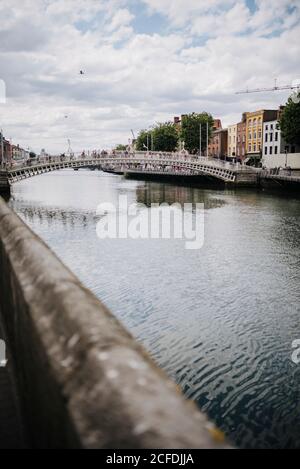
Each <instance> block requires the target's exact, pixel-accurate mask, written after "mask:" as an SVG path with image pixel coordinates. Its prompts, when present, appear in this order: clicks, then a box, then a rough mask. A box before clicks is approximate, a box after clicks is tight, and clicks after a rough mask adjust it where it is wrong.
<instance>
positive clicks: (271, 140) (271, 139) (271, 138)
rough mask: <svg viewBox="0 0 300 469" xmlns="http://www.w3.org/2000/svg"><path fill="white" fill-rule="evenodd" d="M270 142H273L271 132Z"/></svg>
mask: <svg viewBox="0 0 300 469" xmlns="http://www.w3.org/2000/svg"><path fill="white" fill-rule="evenodd" d="M270 142H273V134H270Z"/></svg>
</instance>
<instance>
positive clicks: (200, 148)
mask: <svg viewBox="0 0 300 469" xmlns="http://www.w3.org/2000/svg"><path fill="white" fill-rule="evenodd" d="M199 143H200V144H199V156H200V158H201V154H202V126H201V124H200V142H199Z"/></svg>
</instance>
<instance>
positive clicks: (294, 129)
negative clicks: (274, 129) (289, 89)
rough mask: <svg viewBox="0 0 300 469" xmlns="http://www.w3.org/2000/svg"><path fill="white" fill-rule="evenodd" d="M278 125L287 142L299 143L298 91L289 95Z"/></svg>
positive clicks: (299, 94)
mask: <svg viewBox="0 0 300 469" xmlns="http://www.w3.org/2000/svg"><path fill="white" fill-rule="evenodd" d="M295 98H296V99H295ZM279 127H280V129H281V132H282V136H283V138H284V140H285V141H286V142H287V143H289V144H291V145H300V93H298V95H296V94H295V95H293V96H290V97H289V99H288V101H287V103H286V106H285V108H284V110H283V112H282V114H281V117H280V119H279Z"/></svg>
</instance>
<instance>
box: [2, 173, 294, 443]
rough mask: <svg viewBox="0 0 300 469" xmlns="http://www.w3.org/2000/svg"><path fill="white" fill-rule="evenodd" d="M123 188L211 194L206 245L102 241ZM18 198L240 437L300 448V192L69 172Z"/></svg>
mask: <svg viewBox="0 0 300 469" xmlns="http://www.w3.org/2000/svg"><path fill="white" fill-rule="evenodd" d="M119 195H127V196H128V200H129V201H130V202H143V203H146V204H147V205H149V204H150V203H152V202H155V203H162V202H167V203H174V202H179V203H181V204H183V203H185V202H194V203H195V202H199V203H204V207H205V243H204V246H203V247H202V249H198V250H187V249H185V245H184V242H183V241H182V240H179V239H173V240H172V239H171V240H164V239H160V240H157V239H156V240H133V239H128V240H124V239H118V240H116V239H115V240H111V239H105V240H100V239H99V238H98V237H97V235H96V225H97V221H98V218H97V216H96V207H97V205H98V204H99V203H101V202H112V203H116V202H117V200H118V196H119ZM10 204H11V206H12V207H13V208H14V209H15V211H16V212H17V213H18V214H19V215H20V216H21V218H22V219H24V220H25V222H26V223H27V224H28V225H29V226H30V227H31V228H32V229H33V230H34V231H35V232H36V233H37V234H38V235H40V236H41V237H42V238H43V239H44V240H45V241H46V242H47V243H48V244H49V246H50V247H51V248H52V249H53V250H54V251H55V252H56V253H57V254H58V256H59V257H60V258H61V259H62V260H63V261H64V262H65V264H67V265H68V266H69V267H70V268H71V269H72V270H73V271H74V272H75V273H76V274H77V275H78V277H79V278H80V279H81V280H82V282H83V283H84V284H85V285H86V286H87V287H89V288H90V289H91V290H92V291H93V292H94V293H95V294H96V295H97V296H98V297H99V298H100V299H101V300H102V301H103V302H104V303H105V304H106V305H107V306H108V307H109V308H110V309H111V310H112V311H113V313H114V314H115V315H116V316H117V317H118V318H119V319H120V321H121V322H122V323H123V324H124V325H125V327H127V328H128V329H129V330H130V331H131V333H132V334H133V335H134V336H135V337H136V338H137V339H138V340H139V341H141V342H142V344H143V345H144V346H145V347H146V349H147V350H148V351H149V352H150V354H151V355H152V357H153V359H154V360H155V361H156V363H157V364H158V365H159V366H161V367H162V368H163V369H164V370H165V371H166V372H167V373H168V375H169V376H170V377H171V378H172V379H173V380H175V381H176V382H177V383H179V384H180V385H181V386H182V389H183V391H184V392H185V394H186V396H187V397H189V398H191V399H193V400H195V401H196V402H197V404H198V405H199V407H200V408H201V409H202V410H204V411H205V412H206V413H208V415H209V416H210V418H211V419H213V420H214V421H215V422H216V423H217V424H218V425H219V426H220V427H221V428H222V429H223V430H224V431H225V432H226V434H227V435H228V437H229V438H230V439H231V441H232V442H233V443H234V444H236V445H238V446H240V447H250V448H253V447H256V448H269V447H271V448H279V447H290V448H294V447H297V446H298V447H300V364H299V365H297V364H295V363H294V362H293V361H292V353H293V348H292V343H293V341H294V340H296V339H300V323H299V314H300V307H299V299H300V292H299V279H300V238H299V232H300V217H299V216H300V201H299V199H297V198H295V197H294V198H293V197H290V198H286V197H283V196H282V195H273V194H267V193H262V192H256V191H245V190H243V191H239V192H234V191H228V190H221V189H217V190H215V189H214V190H212V189H199V188H191V187H184V186H178V185H174V184H170V183H164V182H163V183H162V182H149V181H134V180H127V179H124V178H122V177H121V176H116V175H111V174H105V173H101V172H99V171H78V172H74V171H72V170H65V171H60V172H55V173H50V174H47V175H43V176H36V177H34V178H32V179H29V180H25V181H22V182H19V183H17V184H15V185H14V186H13V190H12V196H11V200H10ZM83 314H84V311H83Z"/></svg>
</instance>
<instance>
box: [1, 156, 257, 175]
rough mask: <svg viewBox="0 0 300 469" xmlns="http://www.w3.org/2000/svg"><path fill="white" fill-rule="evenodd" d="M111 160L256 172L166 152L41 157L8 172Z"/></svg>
mask: <svg viewBox="0 0 300 469" xmlns="http://www.w3.org/2000/svg"><path fill="white" fill-rule="evenodd" d="M108 159H109V160H110V161H112V162H114V161H115V160H116V159H117V160H120V159H121V160H124V161H128V160H143V161H144V160H149V161H157V160H159V161H161V160H162V161H166V160H167V161H170V162H185V163H189V164H202V165H205V166H212V167H214V168H220V169H228V170H232V171H237V170H238V171H255V169H254V168H250V167H249V166H246V165H243V164H240V163H232V162H229V161H223V160H220V159H215V158H210V157H208V158H207V157H204V156H199V155H191V154H188V153H180V152H177V153H166V152H138V151H137V152H116V151H112V152H104V151H103V152H100V153H92V154H80V155H72V156H64V155H55V156H48V157H39V158H34V159H30V160H27V161H26V162H20V163H18V164H15V163H14V164H13V165H8V166H7V167H6V168H7V170H12V171H13V170H18V169H19V170H21V169H22V168H27V167H38V166H42V165H47V164H56V163H57V164H58V163H59V164H63V163H68V164H72V163H84V162H87V165H88V164H89V163H90V162H94V161H95V160H97V161H99V162H101V161H107V160H108Z"/></svg>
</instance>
